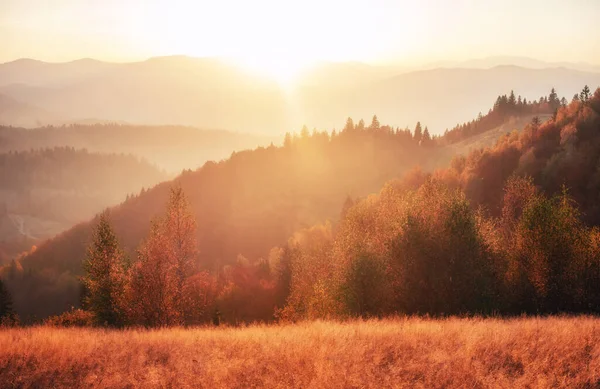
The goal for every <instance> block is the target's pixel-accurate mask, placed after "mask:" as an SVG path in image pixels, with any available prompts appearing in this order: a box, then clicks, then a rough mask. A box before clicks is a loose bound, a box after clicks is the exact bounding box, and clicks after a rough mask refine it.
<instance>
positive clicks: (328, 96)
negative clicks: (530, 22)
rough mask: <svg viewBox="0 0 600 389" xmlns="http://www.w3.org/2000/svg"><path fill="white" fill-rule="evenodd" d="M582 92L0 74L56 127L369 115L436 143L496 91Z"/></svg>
mask: <svg viewBox="0 0 600 389" xmlns="http://www.w3.org/2000/svg"><path fill="white" fill-rule="evenodd" d="M459 66H460V65H459ZM585 84H588V85H598V84H600V73H598V72H591V71H590V72H584V71H579V70H574V69H570V68H564V67H554V68H544V69H529V68H524V67H517V66H497V67H491V68H485V69H474V68H466V67H465V68H460V67H457V68H436V69H429V70H420V71H410V72H408V71H407V70H406V69H401V68H396V67H383V66H373V65H366V64H357V63H327V64H320V65H319V66H316V67H314V68H312V69H310V70H308V71H307V72H305V73H304V74H302V75H300V77H299V78H298V79H297V80H296V82H295V84H294V85H293V86H282V85H279V84H278V83H276V82H274V81H271V80H268V79H266V78H264V77H263V78H260V77H257V76H256V74H252V73H250V72H248V71H246V70H244V69H243V68H241V67H240V66H237V65H235V64H232V63H230V62H227V61H223V60H219V59H215V58H189V57H163V58H152V59H150V60H147V61H143V62H136V63H126V64H105V63H98V62H96V61H77V62H74V63H66V64H46V63H41V62H37V61H33V62H32V61H17V62H16V63H15V62H12V63H8V64H3V65H0V93H3V94H5V95H7V96H9V97H11V98H12V99H14V100H16V101H19V102H21V103H24V104H30V105H33V106H38V107H40V108H43V109H46V110H48V111H49V112H53V113H55V114H56V115H58V116H59V117H60V118H62V120H63V121H65V120H80V119H88V118H96V119H98V120H114V121H126V122H129V123H145V124H164V123H172V124H183V125H194V126H198V127H202V128H223V129H228V130H233V131H241V130H243V131H246V132H253V133H262V134H264V133H268V134H278V135H282V134H283V133H284V132H285V131H288V130H290V129H293V128H299V127H301V126H302V125H304V124H306V125H307V126H308V127H309V128H313V127H317V128H319V129H322V128H334V127H335V126H336V125H338V123H339V118H340V117H346V116H352V117H356V118H359V117H363V118H369V117H371V116H372V115H373V114H374V113H377V114H378V115H379V116H380V118H381V119H382V120H384V121H385V122H386V123H389V124H390V125H392V126H394V127H396V126H400V127H404V126H406V125H413V123H415V122H416V121H418V120H421V121H423V122H426V123H428V125H429V126H430V130H431V131H432V132H433V133H434V134H435V133H438V134H440V133H442V132H443V131H444V129H446V128H450V127H452V126H453V125H455V124H456V123H459V122H464V121H466V120H469V119H470V118H473V117H475V116H476V115H477V113H479V112H485V110H486V109H487V101H489V100H491V99H493V98H494V97H495V96H496V94H497V93H498V90H503V89H505V88H506V85H518V86H519V89H520V90H521V94H522V95H523V97H526V98H527V99H528V100H533V99H537V98H538V97H539V96H541V95H545V94H546V93H547V92H548V91H549V90H550V88H552V87H556V88H557V90H558V92H559V93H561V94H562V95H566V96H572V94H573V93H575V92H578V90H579V88H581V85H585ZM48 124H50V123H48Z"/></svg>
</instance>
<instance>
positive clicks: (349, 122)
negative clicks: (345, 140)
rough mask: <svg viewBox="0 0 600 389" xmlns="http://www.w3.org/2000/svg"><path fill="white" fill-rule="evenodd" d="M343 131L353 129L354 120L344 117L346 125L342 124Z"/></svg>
mask: <svg viewBox="0 0 600 389" xmlns="http://www.w3.org/2000/svg"><path fill="white" fill-rule="evenodd" d="M343 131H344V132H352V131H354V121H353V120H352V118H348V119H346V125H345V126H344V129H343Z"/></svg>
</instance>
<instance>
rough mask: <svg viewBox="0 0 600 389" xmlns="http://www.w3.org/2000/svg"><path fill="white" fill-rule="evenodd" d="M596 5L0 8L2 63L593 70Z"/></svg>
mask: <svg viewBox="0 0 600 389" xmlns="http://www.w3.org/2000/svg"><path fill="white" fill-rule="evenodd" d="M598 20H600V0H494V1H486V0H446V1H443V0H396V1H391V0H335V1H334V0H298V1H286V0H252V1H248V0H218V1H204V0H196V1H193V0H0V62H7V61H11V60H14V59H17V58H34V59H39V60H44V61H50V62H64V61H70V60H75V59H79V58H96V59H101V60H107V61H118V62H127V61H135V60H142V59H146V58H148V57H152V56H162V55H189V56H197V57H206V56H227V57H235V58H238V59H240V60H241V61H243V62H246V63H248V64H249V65H256V66H259V67H260V66H266V67H268V66H271V67H278V68H286V67H287V68H293V67H294V66H302V65H304V64H306V63H310V62H314V61H363V62H371V63H374V62H396V63H398V62H402V63H407V64H415V63H426V62H434V61H440V60H466V59H472V58H483V57H487V56H495V55H515V56H528V57H534V58H537V59H540V60H545V61H569V62H588V63H594V64H600V27H598V23H597V21H598Z"/></svg>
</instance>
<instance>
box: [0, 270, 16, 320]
mask: <svg viewBox="0 0 600 389" xmlns="http://www.w3.org/2000/svg"><path fill="white" fill-rule="evenodd" d="M14 317H15V312H14V311H13V305H12V298H11V296H10V293H9V291H8V289H7V288H6V286H5V285H4V283H3V282H2V280H0V325H1V324H3V323H5V322H12V321H13V320H14Z"/></svg>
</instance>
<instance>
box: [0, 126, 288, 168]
mask: <svg viewBox="0 0 600 389" xmlns="http://www.w3.org/2000/svg"><path fill="white" fill-rule="evenodd" d="M92 123H93V124H85V123H71V124H62V125H46V126H44V127H38V128H33V129H25V128H19V127H11V126H2V125H0V152H6V153H7V152H10V151H15V152H16V151H29V150H31V149H36V150H37V149H46V148H55V147H59V148H61V147H71V148H74V149H76V150H81V149H85V150H88V151H89V152H91V153H105V154H114V153H117V154H127V155H128V154H133V155H136V156H137V157H139V158H143V159H145V160H147V161H149V162H150V163H152V164H154V165H157V166H158V167H159V168H160V169H163V170H165V171H167V172H169V173H172V174H175V173H176V174H179V173H181V171H182V170H184V169H195V168H196V167H198V166H201V165H202V164H204V162H206V161H209V160H217V161H218V160H221V159H223V158H226V157H229V155H230V154H231V150H240V149H247V148H255V147H257V146H259V145H268V144H269V143H270V142H271V141H275V140H278V139H279V138H276V137H268V136H260V135H249V134H243V133H237V132H232V131H224V130H211V129H200V128H195V127H190V126H175V125H171V126H167V125H162V126H158V125H156V126H149V125H134V124H126V123H120V122H100V123H96V122H92Z"/></svg>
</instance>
